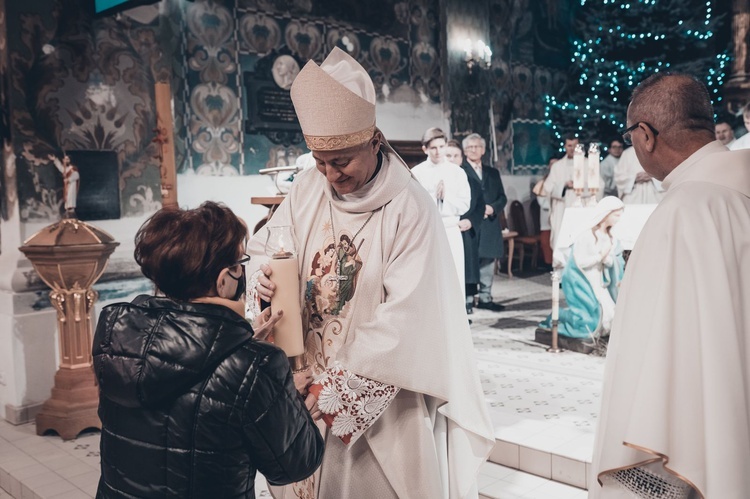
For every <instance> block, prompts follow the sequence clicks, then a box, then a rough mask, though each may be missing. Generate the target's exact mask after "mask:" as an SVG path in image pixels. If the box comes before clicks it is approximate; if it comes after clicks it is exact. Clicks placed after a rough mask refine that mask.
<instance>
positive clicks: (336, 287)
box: [248, 48, 495, 499]
mask: <svg viewBox="0 0 750 499" xmlns="http://www.w3.org/2000/svg"><path fill="white" fill-rule="evenodd" d="M291 98H292V102H293V103H294V109H295V111H296V114H297V117H298V118H299V121H300V126H301V127H302V133H303V135H304V138H305V143H306V144H307V146H308V148H309V149H310V150H311V151H312V156H313V158H314V160H315V168H310V169H308V170H304V171H303V172H301V173H300V174H299V175H298V176H297V178H296V179H295V180H294V182H293V183H292V187H291V189H290V191H289V195H288V196H287V197H286V199H284V201H283V202H282V203H281V204H280V205H279V207H278V209H277V210H276V211H275V212H274V214H273V216H272V217H271V219H270V220H269V221H268V224H267V225H266V227H264V228H263V229H261V230H260V231H258V232H257V233H256V234H255V236H254V237H253V239H252V241H251V242H250V244H249V246H248V253H249V254H250V255H252V256H253V260H251V261H250V265H249V266H248V274H249V275H251V276H252V277H253V278H256V279H257V284H256V285H255V286H254V287H255V290H256V291H257V292H258V295H259V296H260V297H262V298H263V299H264V300H266V301H270V298H271V297H272V296H273V294H274V293H275V290H276V283H275V282H274V279H275V278H276V276H275V275H274V274H273V272H272V271H271V269H270V267H269V266H268V265H265V264H264V265H261V263H264V262H266V261H268V257H267V256H266V255H265V250H264V245H265V242H266V239H267V237H268V229H267V227H272V226H278V225H286V226H292V227H293V231H294V236H295V238H296V240H297V241H298V243H299V244H298V248H297V249H298V262H299V264H298V268H297V270H298V276H299V289H300V290H301V291H300V301H301V304H302V329H303V331H300V332H299V333H300V334H302V335H303V338H304V341H305V358H306V360H307V362H308V363H309V364H310V366H311V368H312V372H313V374H314V375H315V381H314V382H313V383H312V385H311V386H310V388H309V394H308V397H307V400H306V403H307V406H308V409H309V410H310V412H311V413H312V415H313V419H315V420H316V421H318V427H319V428H320V429H321V432H322V434H323V436H324V438H325V442H326V448H325V453H324V455H323V464H322V465H321V467H320V468H319V469H318V471H317V472H316V474H315V475H313V477H311V478H308V479H306V480H305V481H304V482H297V483H295V484H292V485H289V486H286V487H285V488H283V489H281V488H273V489H272V493H273V496H274V497H275V498H277V499H286V498H299V497H305V498H321V499H328V498H348V497H351V498H357V499H370V498H372V499H374V498H377V499H396V498H410V497H420V498H421V497H466V498H468V497H474V498H476V497H477V495H478V493H477V488H476V487H477V486H476V477H477V475H478V472H479V469H480V467H481V466H482V463H483V462H484V461H485V459H486V458H487V456H488V455H489V453H490V451H491V450H492V446H493V444H494V442H495V438H494V433H493V429H492V421H491V420H490V418H489V414H488V412H487V407H486V403H485V401H484V394H483V393H482V388H481V385H480V383H479V375H478V372H477V370H476V366H475V363H473V346H472V343H471V333H470V330H469V324H468V321H467V317H466V312H465V310H464V308H463V307H462V302H463V290H461V289H459V286H458V275H457V274H456V270H455V268H454V266H453V265H451V264H450V263H449V262H450V260H451V252H450V248H449V246H448V240H447V238H446V236H445V229H444V228H443V222H442V220H441V217H440V213H439V212H438V210H437V209H436V208H437V200H436V198H433V197H431V196H430V195H429V194H428V193H427V191H426V190H425V189H424V188H423V187H422V186H420V185H419V183H418V181H417V179H416V178H415V177H414V176H413V175H412V174H411V172H410V170H409V168H408V167H407V166H406V164H405V163H404V162H403V160H402V159H401V158H400V157H399V156H398V154H396V153H395V151H394V150H393V149H392V148H391V147H390V146H389V145H388V143H387V142H386V141H385V138H384V137H383V134H382V132H381V131H380V130H378V129H377V127H376V124H375V123H376V120H375V114H376V113H375V102H376V93H375V86H374V84H373V82H372V79H371V78H370V76H369V74H368V73H367V71H366V70H365V69H364V68H363V67H362V66H361V65H360V64H359V63H358V62H357V61H356V60H355V59H354V58H352V57H351V56H350V55H349V54H347V53H346V52H344V51H343V50H340V49H338V48H334V49H333V50H332V51H331V53H330V54H329V55H328V57H326V59H325V60H324V61H323V63H322V64H321V65H320V66H318V64H316V63H315V61H312V60H310V61H308V62H307V64H306V65H305V67H304V68H303V69H302V70H301V71H300V72H299V74H298V75H297V78H296V79H295V80H294V83H293V84H292V87H291ZM456 169H458V167H456ZM458 173H459V174H460V175H462V176H463V177H464V182H467V181H466V175H464V172H463V171H461V170H460V169H458ZM446 182H447V180H446ZM450 187H451V188H452V187H453V186H450ZM448 188H449V187H448V186H446V189H448ZM466 190H467V191H468V183H467V185H466ZM467 196H468V193H467ZM444 202H446V203H447V200H444ZM468 204H469V203H468V201H467V202H466V207H468ZM464 209H466V208H464ZM456 218H458V217H456ZM459 241H460V240H459ZM258 270H259V271H258ZM300 369H301V368H300Z"/></svg>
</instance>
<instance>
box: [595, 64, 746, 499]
mask: <svg viewBox="0 0 750 499" xmlns="http://www.w3.org/2000/svg"><path fill="white" fill-rule="evenodd" d="M627 123H628V129H627V132H626V135H630V137H629V138H630V140H632V143H633V148H634V149H635V152H636V154H637V155H638V159H639V161H640V163H641V164H642V165H643V168H644V169H645V170H646V171H647V172H648V173H649V174H650V175H652V176H653V177H654V178H656V179H659V180H661V181H663V185H664V187H665V188H666V195H665V196H664V199H663V200H662V201H661V203H659V205H658V206H657V207H656V209H655V211H654V212H653V214H652V215H651V217H650V218H649V219H648V221H647V222H646V225H645V226H644V227H643V230H642V231H641V233H640V236H639V237H638V241H637V242H636V244H635V247H634V248H633V251H632V253H631V255H630V258H629V260H628V264H627V269H626V271H625V277H624V280H623V282H622V286H621V288H620V292H619V296H618V301H617V306H616V308H615V317H614V322H613V325H612V331H611V333H610V341H609V348H608V353H607V361H606V367H605V373H604V387H603V394H602V412H601V416H600V417H599V428H598V430H597V435H596V440H595V445H594V461H593V469H594V476H595V477H597V478H598V483H590V484H589V487H590V488H589V492H590V495H589V497H590V498H593V499H613V498H626V497H627V498H630V497H638V498H657V497H658V498H663V497H669V498H674V499H681V498H691V499H693V498H704V499H714V498H716V499H719V498H720V499H745V498H747V497H748V493H750V473H748V465H749V463H750V341H749V340H750V338H748V333H750V306H748V304H749V303H750V301H749V299H750V168H748V165H750V151H745V150H743V151H729V150H727V148H726V147H725V146H724V145H722V144H721V142H719V141H715V140H714V126H713V108H712V106H711V101H710V98H709V94H708V91H707V90H706V88H705V87H704V86H703V84H702V83H700V82H699V81H697V80H696V79H694V78H693V77H691V76H687V75H670V74H665V73H661V72H660V73H657V74H655V75H653V76H651V77H649V78H647V79H646V80H644V81H643V82H642V83H641V84H640V85H639V86H638V87H637V88H636V89H635V90H634V91H633V97H632V101H631V103H630V106H629V108H628V115H627ZM627 138H628V137H626V139H627Z"/></svg>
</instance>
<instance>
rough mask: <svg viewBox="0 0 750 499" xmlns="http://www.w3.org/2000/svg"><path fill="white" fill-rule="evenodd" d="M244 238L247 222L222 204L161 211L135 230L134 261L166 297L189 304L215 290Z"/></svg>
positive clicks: (207, 202) (236, 255) (232, 261)
mask: <svg viewBox="0 0 750 499" xmlns="http://www.w3.org/2000/svg"><path fill="white" fill-rule="evenodd" d="M246 238H247V227H246V226H245V224H244V223H243V222H242V221H241V220H240V219H239V218H237V215H235V214H234V213H233V212H232V210H230V209H229V208H227V207H226V206H224V205H222V204H219V203H214V202H213V201H206V202H205V203H203V204H202V205H200V206H199V207H198V208H195V209H192V210H182V209H161V210H159V211H157V212H156V213H155V214H154V215H153V216H152V217H151V218H149V219H148V220H146V222H145V223H144V224H143V225H142V226H141V228H140V229H138V233H137V234H136V236H135V253H134V255H135V261H136V262H137V263H138V265H140V266H141V271H142V272H143V275H145V276H146V277H148V278H149V279H151V280H152V281H153V282H154V284H156V287H157V288H158V289H159V290H160V291H162V292H163V293H164V294H165V295H167V296H168V297H170V298H173V299H175V300H181V301H187V300H191V299H194V298H200V297H202V296H208V295H209V294H210V293H211V292H212V291H213V289H214V286H215V285H216V279H217V277H218V276H219V273H220V272H221V271H222V270H223V269H225V268H227V267H230V266H231V265H232V264H234V263H235V262H236V261H237V260H238V256H239V255H238V251H239V250H238V248H239V247H240V244H242V242H243V240H245V239H246Z"/></svg>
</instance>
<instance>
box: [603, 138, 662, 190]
mask: <svg viewBox="0 0 750 499" xmlns="http://www.w3.org/2000/svg"><path fill="white" fill-rule="evenodd" d="M615 183H616V184H617V194H618V195H619V197H620V199H622V202H623V203H625V204H657V203H658V202H659V201H661V198H662V197H663V196H664V189H663V188H662V186H661V182H659V180H658V179H655V178H654V177H653V176H652V175H651V174H649V173H648V172H646V171H645V170H644V169H643V167H642V166H641V163H640V162H639V161H638V158H637V157H636V155H635V149H633V148H632V147H629V148H627V149H625V151H623V153H622V156H620V161H618V162H617V165H615Z"/></svg>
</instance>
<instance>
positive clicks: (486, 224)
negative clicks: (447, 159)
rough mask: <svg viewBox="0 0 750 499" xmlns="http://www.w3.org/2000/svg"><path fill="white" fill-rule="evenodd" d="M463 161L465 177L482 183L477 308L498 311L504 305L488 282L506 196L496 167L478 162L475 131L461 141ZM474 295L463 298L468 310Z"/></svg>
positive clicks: (499, 245)
mask: <svg viewBox="0 0 750 499" xmlns="http://www.w3.org/2000/svg"><path fill="white" fill-rule="evenodd" d="M461 145H462V146H463V148H464V155H466V161H465V163H464V165H463V166H464V171H466V174H467V176H468V177H469V179H473V180H475V181H478V182H480V183H481V184H482V197H483V198H484V218H483V219H482V223H481V224H480V226H479V289H478V293H479V296H478V302H477V308H483V309H486V310H492V311H494V312H499V311H501V310H503V309H504V308H505V307H504V306H503V305H502V304H500V303H495V302H494V301H493V300H492V281H493V280H494V278H495V259H497V258H502V257H503V255H504V254H505V246H504V244H503V228H502V227H501V226H500V219H499V216H500V213H502V211H503V210H504V209H505V204H506V203H507V202H508V198H507V197H506V195H505V188H504V187H503V181H502V179H501V178H500V172H499V171H497V168H494V167H492V166H490V165H486V164H483V163H482V157H483V156H484V152H485V148H486V143H485V141H484V138H482V136H481V135H479V134H478V133H472V134H470V135H467V136H466V138H465V139H464V140H463V142H462V144H461ZM473 304H474V296H467V297H466V310H467V311H469V310H471V309H472V306H473Z"/></svg>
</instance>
